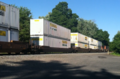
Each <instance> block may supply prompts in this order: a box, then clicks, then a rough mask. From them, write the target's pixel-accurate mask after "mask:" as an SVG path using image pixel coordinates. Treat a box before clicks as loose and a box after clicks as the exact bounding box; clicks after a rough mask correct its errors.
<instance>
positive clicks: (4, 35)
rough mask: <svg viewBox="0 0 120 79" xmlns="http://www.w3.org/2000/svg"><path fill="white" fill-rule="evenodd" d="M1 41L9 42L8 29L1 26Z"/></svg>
mask: <svg viewBox="0 0 120 79" xmlns="http://www.w3.org/2000/svg"><path fill="white" fill-rule="evenodd" d="M0 41H4V42H8V30H7V29H6V28H1V27H0Z"/></svg>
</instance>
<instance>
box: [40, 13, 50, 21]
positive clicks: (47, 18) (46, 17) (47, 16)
mask: <svg viewBox="0 0 120 79" xmlns="http://www.w3.org/2000/svg"><path fill="white" fill-rule="evenodd" d="M50 14H51V12H49V13H48V14H47V15H46V16H39V19H41V18H43V19H46V20H49V18H50Z"/></svg>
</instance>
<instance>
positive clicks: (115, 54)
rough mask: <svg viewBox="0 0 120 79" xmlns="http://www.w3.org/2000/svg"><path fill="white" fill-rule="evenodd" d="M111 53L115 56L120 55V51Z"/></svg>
mask: <svg viewBox="0 0 120 79" xmlns="http://www.w3.org/2000/svg"><path fill="white" fill-rule="evenodd" d="M110 54H111V55H114V56H120V53H114V52H113V53H110Z"/></svg>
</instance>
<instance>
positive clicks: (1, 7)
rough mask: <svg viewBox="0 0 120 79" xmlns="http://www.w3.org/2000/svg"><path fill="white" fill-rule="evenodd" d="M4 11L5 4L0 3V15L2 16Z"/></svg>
mask: <svg viewBox="0 0 120 79" xmlns="http://www.w3.org/2000/svg"><path fill="white" fill-rule="evenodd" d="M4 11H6V8H5V6H3V5H0V15H2V16H4Z"/></svg>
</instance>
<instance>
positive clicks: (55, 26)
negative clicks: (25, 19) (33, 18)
mask: <svg viewBox="0 0 120 79" xmlns="http://www.w3.org/2000/svg"><path fill="white" fill-rule="evenodd" d="M50 26H51V27H52V30H54V31H57V25H55V24H52V23H50Z"/></svg>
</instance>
